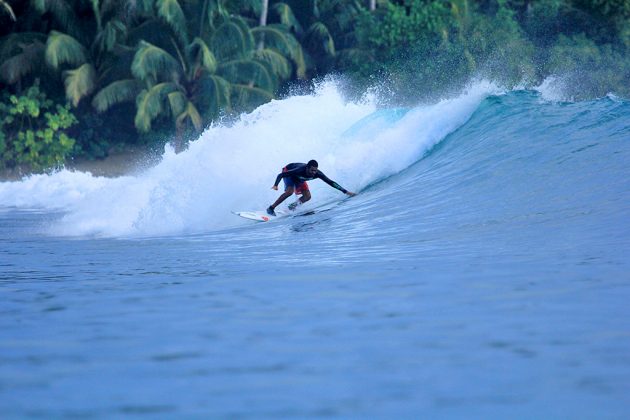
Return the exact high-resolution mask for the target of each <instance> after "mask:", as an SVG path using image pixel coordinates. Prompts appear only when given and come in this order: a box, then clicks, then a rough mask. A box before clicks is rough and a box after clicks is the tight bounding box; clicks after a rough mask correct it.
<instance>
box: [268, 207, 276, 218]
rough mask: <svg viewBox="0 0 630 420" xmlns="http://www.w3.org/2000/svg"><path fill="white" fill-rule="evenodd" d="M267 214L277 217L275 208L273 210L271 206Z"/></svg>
mask: <svg viewBox="0 0 630 420" xmlns="http://www.w3.org/2000/svg"><path fill="white" fill-rule="evenodd" d="M267 214H268V215H269V216H275V215H276V212H275V211H273V208H272V207H271V206H269V207H267Z"/></svg>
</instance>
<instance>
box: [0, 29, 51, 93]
mask: <svg viewBox="0 0 630 420" xmlns="http://www.w3.org/2000/svg"><path fill="white" fill-rule="evenodd" d="M19 48H20V50H21V51H20V52H19V53H18V54H15V55H13V56H12V57H10V58H7V59H5V60H4V62H3V63H2V64H1V65H0V78H2V80H3V81H4V82H6V83H7V84H10V85H12V84H15V83H17V82H19V81H20V80H22V78H23V77H24V76H26V75H29V74H31V73H34V72H35V71H36V70H37V69H38V68H39V67H40V66H41V63H43V62H44V51H45V47H44V44H43V43H41V42H39V41H37V40H35V41H33V42H32V43H30V44H19Z"/></svg>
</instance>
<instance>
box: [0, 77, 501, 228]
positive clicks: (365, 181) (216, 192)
mask: <svg viewBox="0 0 630 420" xmlns="http://www.w3.org/2000/svg"><path fill="white" fill-rule="evenodd" d="M498 93H499V89H498V88H497V87H496V86H495V85H493V84H492V83H489V82H484V81H482V82H476V83H473V84H471V85H470V86H469V87H468V88H467V89H466V90H465V92H464V93H462V94H461V95H459V96H458V97H455V98H452V99H447V100H443V101H440V102H439V103H437V104H433V105H422V106H418V107H416V108H413V109H411V110H409V111H408V112H406V113H405V114H404V116H402V117H401V118H400V119H398V120H397V121H394V122H391V121H381V123H380V124H379V123H374V122H373V121H372V122H371V123H369V124H368V123H365V124H364V123H363V122H362V120H363V119H365V120H363V121H367V120H369V116H370V115H371V114H373V113H374V112H375V111H376V107H375V105H374V104H373V103H372V102H371V101H368V100H366V101H363V102H360V103H352V102H346V101H345V100H344V99H343V97H342V95H341V94H340V92H339V89H338V87H337V85H336V84H335V83H334V82H326V83H323V84H322V85H321V86H319V88H318V89H317V90H316V92H315V93H314V94H312V95H306V96H294V97H290V98H287V99H283V100H277V101H272V102H270V103H268V104H265V105H263V106H261V107H259V108H258V109H256V110H255V111H254V112H252V113H250V114H247V115H243V116H242V117H241V118H240V119H239V121H237V122H236V123H235V124H233V125H231V126H223V125H219V126H216V127H211V128H209V129H208V130H206V131H205V132H204V133H203V134H202V135H201V136H200V138H199V139H198V140H197V141H194V142H192V143H191V144H190V147H189V148H188V150H186V151H185V152H183V153H180V154H175V153H174V152H173V151H172V149H170V148H167V149H166V151H165V153H164V156H163V157H162V161H161V162H160V163H159V164H158V165H157V166H155V167H153V168H151V169H149V170H147V171H146V172H144V173H142V174H140V175H137V176H125V177H120V178H114V179H109V178H103V177H93V176H92V175H90V174H89V173H82V172H71V171H67V170H64V171H60V172H58V173H55V174H52V175H36V176H31V177H29V178H26V179H24V180H22V181H18V182H5V183H0V203H2V206H4V207H18V208H44V209H51V210H53V209H59V210H62V211H63V212H64V213H65V214H64V216H63V217H62V218H61V219H60V220H59V221H58V222H56V224H55V226H53V227H51V228H50V233H51V234H55V235H72V236H74V235H77V236H83V235H97V236H108V237H119V236H149V235H165V234H181V233H186V232H201V231H207V230H214V229H220V228H225V227H228V226H235V225H238V224H241V223H247V222H245V221H241V220H240V219H238V218H237V217H235V216H233V215H231V214H230V211H231V210H252V209H263V208H265V207H267V206H268V205H269V204H270V203H271V202H273V201H274V200H275V199H276V197H277V196H278V192H276V191H273V190H271V189H270V187H271V186H272V184H273V182H274V180H275V177H276V175H277V174H278V172H280V170H281V168H282V167H283V166H284V165H285V164H287V163H290V162H305V161H307V160H309V159H316V160H318V161H319V164H320V169H321V170H322V171H323V172H324V173H326V175H328V176H329V177H330V178H331V179H333V180H335V181H337V182H338V183H340V184H341V185H343V186H344V187H345V188H347V189H349V190H351V191H352V190H356V191H360V190H361V189H363V188H365V187H366V186H368V185H370V184H372V183H374V182H376V181H378V180H381V179H384V178H386V177H389V176H391V175H393V174H396V173H398V172H400V171H402V170H403V169H405V168H407V167H409V166H410V165H411V164H413V163H414V162H416V161H417V160H419V159H420V158H421V157H422V156H423V154H424V153H425V152H426V151H427V150H429V149H430V148H431V147H432V146H434V145H435V144H436V143H438V142H439V141H441V140H442V139H444V137H445V136H447V135H448V134H449V133H451V132H453V131H454V130H456V129H457V128H458V127H459V126H461V125H462V124H464V123H465V122H466V121H467V120H468V118H469V117H470V116H471V115H472V113H473V112H474V111H475V109H476V108H477V107H478V105H479V103H480V102H481V101H482V100H483V99H484V98H485V97H487V96H488V95H491V94H498ZM366 117H368V118H366ZM353 126H354V127H356V128H357V129H356V130H349V129H350V128H351V127H353ZM348 132H352V133H353V134H352V135H348V134H347V133H348ZM344 133H345V134H344ZM310 186H311V190H312V191H313V197H314V199H313V200H312V202H318V203H320V204H321V203H322V202H327V201H331V200H336V199H341V198H343V197H344V196H343V195H342V194H340V193H339V192H338V191H336V190H334V189H332V188H330V187H328V186H327V185H325V184H324V183H322V182H321V181H313V182H311V183H310ZM291 201H293V200H292V199H289V200H287V201H286V203H289V202H291ZM309 204H311V203H309Z"/></svg>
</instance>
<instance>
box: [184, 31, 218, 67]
mask: <svg viewBox="0 0 630 420" xmlns="http://www.w3.org/2000/svg"><path fill="white" fill-rule="evenodd" d="M186 53H187V54H188V56H189V57H190V62H191V63H196V64H197V65H199V66H201V67H203V68H205V69H206V70H208V71H209V72H210V73H214V72H215V71H217V59H216V58H215V56H214V54H213V53H212V51H210V48H208V45H206V43H205V42H204V41H203V40H202V39H201V38H195V39H194V40H193V42H191V43H190V45H188V46H187V47H186Z"/></svg>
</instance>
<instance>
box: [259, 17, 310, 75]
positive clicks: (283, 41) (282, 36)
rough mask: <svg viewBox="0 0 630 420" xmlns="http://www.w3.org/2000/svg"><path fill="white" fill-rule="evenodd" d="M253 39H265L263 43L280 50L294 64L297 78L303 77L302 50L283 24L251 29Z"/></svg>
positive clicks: (304, 67) (304, 63) (303, 62)
mask: <svg viewBox="0 0 630 420" xmlns="http://www.w3.org/2000/svg"><path fill="white" fill-rule="evenodd" d="M252 33H253V35H254V37H255V39H257V40H259V39H263V38H264V40H265V45H266V46H267V47H268V48H272V49H275V50H277V51H278V52H280V53H281V54H282V55H284V56H285V57H289V58H290V59H291V61H292V62H293V64H294V65H295V73H296V75H297V76H298V77H299V78H303V77H304V75H305V73H306V62H305V60H304V51H303V50H302V46H301V45H300V43H299V42H298V41H297V39H295V37H294V36H293V35H292V34H291V33H290V32H288V30H287V28H286V26H284V25H268V26H264V27H262V26H259V27H257V28H254V29H252Z"/></svg>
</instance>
